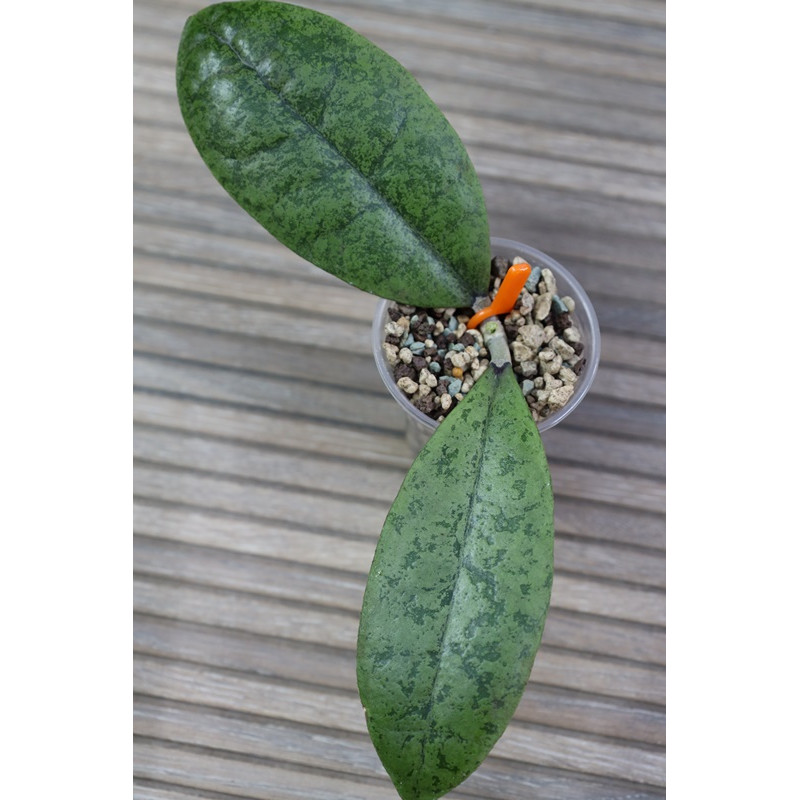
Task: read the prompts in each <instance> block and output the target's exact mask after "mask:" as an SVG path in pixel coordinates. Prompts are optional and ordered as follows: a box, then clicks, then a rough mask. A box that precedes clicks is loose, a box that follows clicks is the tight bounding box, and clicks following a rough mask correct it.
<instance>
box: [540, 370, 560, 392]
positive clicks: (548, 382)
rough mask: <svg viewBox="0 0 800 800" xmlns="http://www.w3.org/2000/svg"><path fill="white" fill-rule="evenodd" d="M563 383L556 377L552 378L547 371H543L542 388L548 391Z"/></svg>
mask: <svg viewBox="0 0 800 800" xmlns="http://www.w3.org/2000/svg"><path fill="white" fill-rule="evenodd" d="M563 385H564V382H563V381H560V380H559V379H558V378H554V377H553V376H552V375H551V374H550V373H549V372H545V373H544V388H545V389H547V390H548V391H550V390H551V389H558V388H559V387H561V386H563Z"/></svg>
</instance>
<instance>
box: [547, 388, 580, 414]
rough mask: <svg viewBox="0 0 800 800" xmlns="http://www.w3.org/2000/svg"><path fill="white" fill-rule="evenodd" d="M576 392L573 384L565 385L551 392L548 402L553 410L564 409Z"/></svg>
mask: <svg viewBox="0 0 800 800" xmlns="http://www.w3.org/2000/svg"><path fill="white" fill-rule="evenodd" d="M574 391H575V387H574V386H573V385H572V384H571V383H565V384H564V385H563V386H559V387H558V388H556V389H553V390H552V391H551V392H550V398H549V400H548V402H549V404H550V405H551V406H553V408H563V407H564V406H565V405H566V404H567V401H568V400H569V399H570V397H572V395H573V393H574Z"/></svg>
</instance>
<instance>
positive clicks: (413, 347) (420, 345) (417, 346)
mask: <svg viewBox="0 0 800 800" xmlns="http://www.w3.org/2000/svg"><path fill="white" fill-rule="evenodd" d="M408 349H409V350H410V351H411V352H412V353H419V352H421V351H422V350H424V349H425V343H424V342H412V343H411V344H410V345H409V346H408Z"/></svg>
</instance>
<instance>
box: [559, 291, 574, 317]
mask: <svg viewBox="0 0 800 800" xmlns="http://www.w3.org/2000/svg"><path fill="white" fill-rule="evenodd" d="M561 302H562V303H563V304H564V305H565V306H566V307H567V311H569V313H570V314H571V313H572V312H573V311H574V310H575V301H574V300H573V299H572V298H571V297H570V296H569V295H567V296H566V297H562V298H561Z"/></svg>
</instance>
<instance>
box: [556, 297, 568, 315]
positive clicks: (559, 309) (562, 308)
mask: <svg viewBox="0 0 800 800" xmlns="http://www.w3.org/2000/svg"><path fill="white" fill-rule="evenodd" d="M552 310H553V312H554V313H556V314H566V313H567V312H568V311H569V309H568V308H567V306H566V304H565V303H564V301H563V300H562V299H561V298H560V297H559V296H558V295H557V294H554V295H553V303H552Z"/></svg>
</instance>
